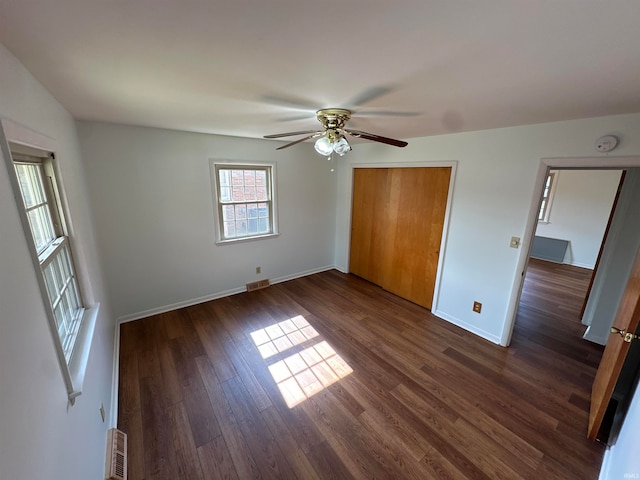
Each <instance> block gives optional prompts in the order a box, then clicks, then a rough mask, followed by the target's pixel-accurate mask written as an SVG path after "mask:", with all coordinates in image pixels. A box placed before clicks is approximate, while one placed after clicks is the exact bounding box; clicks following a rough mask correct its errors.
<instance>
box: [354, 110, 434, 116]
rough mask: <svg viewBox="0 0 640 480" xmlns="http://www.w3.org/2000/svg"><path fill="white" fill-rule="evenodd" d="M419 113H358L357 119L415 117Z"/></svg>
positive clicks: (374, 111) (379, 111)
mask: <svg viewBox="0 0 640 480" xmlns="http://www.w3.org/2000/svg"><path fill="white" fill-rule="evenodd" d="M419 115H422V114H421V113H420V112H394V111H385V110H369V111H358V113H357V116H358V117H417V116H419Z"/></svg>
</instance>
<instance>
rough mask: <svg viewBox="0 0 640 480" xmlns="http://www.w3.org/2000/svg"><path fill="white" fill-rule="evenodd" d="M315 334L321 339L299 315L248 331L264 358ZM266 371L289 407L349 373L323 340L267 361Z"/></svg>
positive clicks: (289, 347) (347, 367)
mask: <svg viewBox="0 0 640 480" xmlns="http://www.w3.org/2000/svg"><path fill="white" fill-rule="evenodd" d="M316 337H318V340H321V338H320V335H319V334H318V332H317V331H316V330H315V329H314V328H313V327H312V326H311V325H309V323H308V322H307V321H306V320H305V318H304V317H303V316H302V315H298V316H297V317H294V318H291V319H289V320H285V321H284V322H280V323H276V324H274V325H270V326H268V327H266V328H262V329H260V330H256V331H255V332H252V333H251V338H253V341H254V342H255V344H256V346H257V347H258V350H259V351H260V354H261V355H262V358H264V359H265V360H267V359H269V358H270V357H273V356H274V355H276V354H278V353H282V352H285V351H286V350H289V349H291V348H294V347H295V346H297V345H300V344H302V343H304V342H306V341H308V340H311V339H313V338H316ZM269 371H270V372H271V376H272V377H273V379H274V380H275V382H276V384H277V385H278V389H279V390H280V393H281V394H282V398H284V401H285V402H286V404H287V405H288V406H289V408H293V407H295V406H296V405H298V404H300V403H301V402H303V401H304V400H306V399H307V398H310V397H312V396H313V395H315V394H316V393H318V392H319V391H321V390H322V389H324V388H326V387H328V386H329V385H331V384H332V383H335V382H337V381H338V380H340V379H341V378H344V377H345V376H347V375H349V374H350V373H351V372H353V370H352V369H351V367H350V366H349V365H348V364H347V362H345V361H344V360H343V359H342V358H341V357H340V355H338V354H337V353H336V351H335V350H334V349H333V348H332V347H331V345H329V344H328V343H327V342H326V341H325V340H322V341H319V342H318V343H315V344H314V345H311V346H310V347H307V348H305V349H303V350H301V351H299V352H297V353H294V354H293V355H290V356H288V357H286V358H284V359H282V360H279V361H277V362H274V363H272V364H270V365H269Z"/></svg>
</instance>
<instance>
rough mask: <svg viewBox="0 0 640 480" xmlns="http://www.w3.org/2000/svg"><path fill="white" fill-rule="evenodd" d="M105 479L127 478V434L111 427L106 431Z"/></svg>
mask: <svg viewBox="0 0 640 480" xmlns="http://www.w3.org/2000/svg"><path fill="white" fill-rule="evenodd" d="M104 478H105V480H127V434H126V433H124V432H122V431H120V430H118V429H117V428H112V429H110V430H109V431H108V432H107V462H106V465H105V475H104Z"/></svg>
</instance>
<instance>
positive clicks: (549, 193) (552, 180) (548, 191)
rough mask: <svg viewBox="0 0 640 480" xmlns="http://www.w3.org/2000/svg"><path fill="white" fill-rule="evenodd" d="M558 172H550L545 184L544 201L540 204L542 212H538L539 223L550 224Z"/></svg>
mask: <svg viewBox="0 0 640 480" xmlns="http://www.w3.org/2000/svg"><path fill="white" fill-rule="evenodd" d="M556 179H557V172H555V171H552V172H549V173H548V175H547V178H546V180H545V182H544V190H543V192H542V201H541V202H540V211H539V212H538V221H539V222H548V221H549V213H550V212H551V202H552V200H553V192H554V188H555V185H556Z"/></svg>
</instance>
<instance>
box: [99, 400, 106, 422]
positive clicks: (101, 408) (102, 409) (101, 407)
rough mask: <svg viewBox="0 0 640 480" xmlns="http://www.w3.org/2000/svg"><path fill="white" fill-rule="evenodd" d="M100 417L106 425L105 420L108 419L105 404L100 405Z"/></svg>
mask: <svg viewBox="0 0 640 480" xmlns="http://www.w3.org/2000/svg"><path fill="white" fill-rule="evenodd" d="M100 417H101V418H102V423H104V419H105V417H106V415H105V411H104V403H101V404H100Z"/></svg>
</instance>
